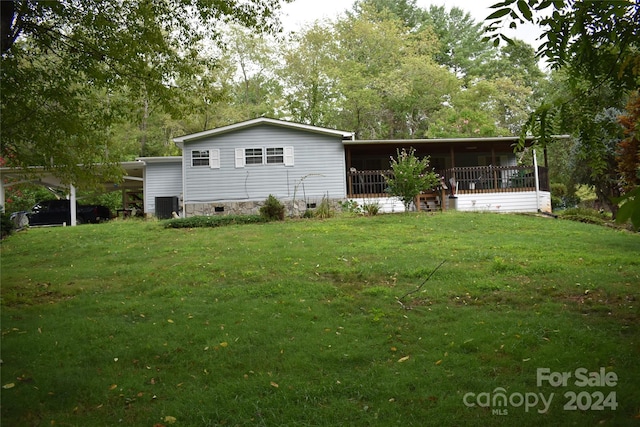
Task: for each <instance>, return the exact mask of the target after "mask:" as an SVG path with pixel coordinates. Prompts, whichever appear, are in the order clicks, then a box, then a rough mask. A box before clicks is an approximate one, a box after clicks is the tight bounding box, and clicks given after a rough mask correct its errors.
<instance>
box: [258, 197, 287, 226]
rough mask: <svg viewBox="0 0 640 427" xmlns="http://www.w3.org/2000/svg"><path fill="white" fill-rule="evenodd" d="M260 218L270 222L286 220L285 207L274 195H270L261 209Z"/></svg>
mask: <svg viewBox="0 0 640 427" xmlns="http://www.w3.org/2000/svg"><path fill="white" fill-rule="evenodd" d="M260 216H262V217H263V218H265V219H267V220H268V221H282V220H284V205H283V204H282V203H280V201H279V200H278V199H276V198H275V196H273V195H272V194H269V197H267V200H265V201H264V205H263V206H261V207H260Z"/></svg>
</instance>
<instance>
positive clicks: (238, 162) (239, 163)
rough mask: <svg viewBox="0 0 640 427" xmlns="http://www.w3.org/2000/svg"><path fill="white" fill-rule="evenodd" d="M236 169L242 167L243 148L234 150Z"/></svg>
mask: <svg viewBox="0 0 640 427" xmlns="http://www.w3.org/2000/svg"><path fill="white" fill-rule="evenodd" d="M236 167H237V168H243V167H244V148H236Z"/></svg>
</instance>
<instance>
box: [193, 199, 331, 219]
mask: <svg viewBox="0 0 640 427" xmlns="http://www.w3.org/2000/svg"><path fill="white" fill-rule="evenodd" d="M341 200H342V199H332V200H329V204H330V205H331V209H333V210H339V204H338V202H340V201H341ZM264 202H265V201H264V200H261V201H250V200H247V201H225V202H208V203H186V204H185V206H184V213H185V216H186V217H191V216H212V215H259V214H260V207H261V206H263V205H264ZM321 202H322V199H320V200H317V201H315V200H309V201H305V200H296V201H295V203H294V201H292V200H280V203H282V204H283V205H284V208H285V210H284V214H285V216H287V217H294V218H295V217H301V216H303V215H304V213H305V212H306V211H307V209H310V210H315V208H316V207H317V206H320V203H321ZM307 204H308V206H307Z"/></svg>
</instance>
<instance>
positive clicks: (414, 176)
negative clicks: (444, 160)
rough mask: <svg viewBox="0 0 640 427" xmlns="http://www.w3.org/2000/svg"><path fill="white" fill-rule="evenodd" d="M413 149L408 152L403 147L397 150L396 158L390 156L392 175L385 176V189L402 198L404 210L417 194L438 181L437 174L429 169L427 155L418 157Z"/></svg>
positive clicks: (430, 187)
mask: <svg viewBox="0 0 640 427" xmlns="http://www.w3.org/2000/svg"><path fill="white" fill-rule="evenodd" d="M415 151H416V150H415V149H414V148H411V149H410V150H409V152H407V150H405V149H404V148H403V149H402V150H398V152H397V153H398V158H397V159H394V158H393V157H392V158H391V169H393V175H394V176H393V178H391V177H387V176H385V180H386V182H387V186H388V189H387V191H388V192H389V193H390V194H392V195H394V196H397V197H398V198H400V200H402V203H403V204H404V208H405V211H408V210H409V207H410V206H411V203H413V201H414V200H415V198H416V196H417V195H418V194H420V193H421V192H423V191H427V190H430V189H432V188H435V187H436V186H438V184H439V183H440V177H439V176H438V174H436V173H435V172H434V171H433V169H432V170H429V157H423V158H422V159H418V158H417V157H416V156H415Z"/></svg>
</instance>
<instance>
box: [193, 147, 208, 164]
mask: <svg viewBox="0 0 640 427" xmlns="http://www.w3.org/2000/svg"><path fill="white" fill-rule="evenodd" d="M191 166H209V150H192V151H191Z"/></svg>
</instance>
